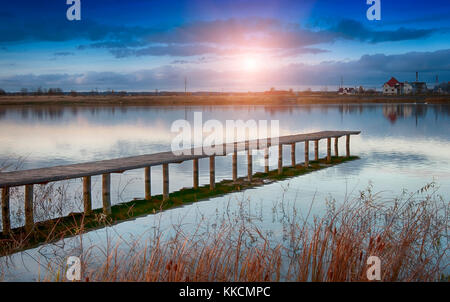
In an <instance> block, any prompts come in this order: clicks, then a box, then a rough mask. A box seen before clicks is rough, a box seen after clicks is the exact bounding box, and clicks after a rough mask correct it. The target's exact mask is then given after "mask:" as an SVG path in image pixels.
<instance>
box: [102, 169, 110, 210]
mask: <svg viewBox="0 0 450 302" xmlns="http://www.w3.org/2000/svg"><path fill="white" fill-rule="evenodd" d="M102 196H103V214H105V215H111V213H112V211H111V174H109V173H107V174H103V175H102Z"/></svg>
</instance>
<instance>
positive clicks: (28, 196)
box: [25, 185, 34, 233]
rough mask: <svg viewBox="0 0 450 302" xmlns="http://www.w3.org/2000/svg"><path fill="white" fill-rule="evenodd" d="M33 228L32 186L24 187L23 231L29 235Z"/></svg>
mask: <svg viewBox="0 0 450 302" xmlns="http://www.w3.org/2000/svg"><path fill="white" fill-rule="evenodd" d="M33 228H34V215H33V185H26V186H25V230H26V231H27V232H28V233H29V232H31V231H33Z"/></svg>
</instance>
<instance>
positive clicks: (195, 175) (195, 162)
mask: <svg viewBox="0 0 450 302" xmlns="http://www.w3.org/2000/svg"><path fill="white" fill-rule="evenodd" d="M192 166H193V167H192V169H193V173H192V175H193V178H194V179H193V181H192V182H193V184H194V189H198V158H194V160H193V161H192Z"/></svg>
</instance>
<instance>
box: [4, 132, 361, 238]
mask: <svg viewBox="0 0 450 302" xmlns="http://www.w3.org/2000/svg"><path fill="white" fill-rule="evenodd" d="M358 134H360V131H321V132H315V133H307V134H296V135H288V136H280V137H277V138H273V137H272V138H267V139H257V140H247V141H243V142H242V141H241V142H234V143H225V144H223V145H222V148H219V149H221V150H222V151H221V152H216V153H213V154H212V153H211V149H210V148H211V147H203V148H200V150H199V149H198V148H196V149H194V148H193V149H190V150H189V151H190V152H183V153H184V154H183V155H175V154H174V153H173V152H170V151H169V152H160V153H154V154H147V155H140V156H132V157H125V158H117V159H110V160H102V161H96V162H88V163H80V164H72V165H64V166H55V167H48V168H40V169H30V170H22V171H14V172H5V173H0V188H1V191H2V192H1V200H2V230H3V233H4V234H7V233H9V232H10V231H11V223H10V213H9V212H10V211H9V189H10V188H11V187H17V186H25V198H24V199H25V200H24V208H25V229H26V230H27V231H32V230H33V228H34V225H35V224H34V223H35V222H34V216H33V185H35V184H46V183H49V182H54V181H61V180H67V179H75V178H82V180H83V200H84V211H85V213H86V214H90V213H91V211H92V203H91V176H95V175H102V201H103V213H104V214H105V215H109V214H111V196H110V187H111V173H123V172H124V171H127V170H133V169H142V168H144V175H145V177H144V179H145V181H144V186H145V199H150V198H151V185H150V184H151V181H150V168H151V167H152V166H158V165H162V167H163V169H162V171H163V199H164V200H167V199H168V198H169V164H174V163H181V162H184V161H187V160H192V161H193V187H194V188H198V186H199V169H198V160H199V159H201V158H209V168H210V188H211V189H214V186H215V156H226V155H228V154H230V153H233V160H232V161H233V163H232V164H233V169H232V174H233V176H232V177H233V180H234V181H236V180H237V152H239V151H247V166H248V176H247V177H248V180H249V181H251V180H252V174H253V172H252V166H253V164H252V151H253V150H255V149H258V150H262V149H264V150H265V156H264V158H265V172H268V171H269V152H268V147H270V146H275V145H277V146H278V149H279V152H278V172H279V173H280V174H281V173H282V171H283V152H282V150H283V146H284V145H290V146H291V162H292V165H295V164H296V159H295V144H296V143H300V142H303V143H305V161H304V164H305V165H306V166H308V164H309V144H310V142H314V157H315V158H314V159H315V160H318V159H319V141H320V140H326V141H327V160H328V161H331V140H332V139H333V138H334V151H335V154H334V155H335V156H338V155H339V150H338V140H339V138H340V137H343V136H345V137H346V156H350V136H351V135H358ZM274 142H275V143H274ZM219 146H220V145H219ZM214 149H215V150H217V146H214ZM230 150H231V152H229V151H230ZM186 154H188V155H186Z"/></svg>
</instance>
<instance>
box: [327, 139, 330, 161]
mask: <svg viewBox="0 0 450 302" xmlns="http://www.w3.org/2000/svg"><path fill="white" fill-rule="evenodd" d="M327 163H331V137H328V138H327Z"/></svg>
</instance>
